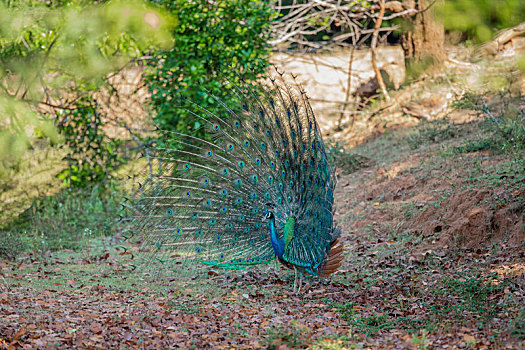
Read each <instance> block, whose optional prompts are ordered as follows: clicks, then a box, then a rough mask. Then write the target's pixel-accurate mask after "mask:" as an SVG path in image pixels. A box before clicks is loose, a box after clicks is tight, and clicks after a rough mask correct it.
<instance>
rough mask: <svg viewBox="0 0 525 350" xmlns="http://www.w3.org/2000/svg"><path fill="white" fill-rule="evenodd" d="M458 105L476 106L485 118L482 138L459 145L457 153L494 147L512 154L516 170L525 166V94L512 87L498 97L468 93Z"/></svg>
mask: <svg viewBox="0 0 525 350" xmlns="http://www.w3.org/2000/svg"><path fill="white" fill-rule="evenodd" d="M454 106H455V107H456V108H462V109H473V110H475V111H477V113H478V115H479V116H481V117H482V118H483V121H482V122H481V123H480V130H481V137H476V138H472V139H470V140H468V141H467V142H466V143H465V144H464V145H461V146H457V147H456V148H455V151H456V152H457V153H466V152H475V151H484V150H490V151H493V152H499V153H503V154H506V155H509V156H510V157H511V159H512V160H513V161H515V163H516V171H518V172H520V171H521V172H524V170H523V169H524V168H525V160H524V158H525V157H524V156H525V97H523V96H513V95H512V94H511V93H510V92H509V91H508V90H507V91H503V92H501V93H499V94H498V95H495V96H490V102H489V96H488V95H487V94H485V93H482V94H474V93H466V94H465V95H464V96H463V98H462V99H461V100H459V101H458V102H456V103H455V105H454Z"/></svg>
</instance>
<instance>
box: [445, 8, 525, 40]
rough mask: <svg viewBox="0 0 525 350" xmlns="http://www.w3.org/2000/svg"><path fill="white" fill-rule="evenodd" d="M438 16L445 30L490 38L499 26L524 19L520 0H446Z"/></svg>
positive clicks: (511, 24) (477, 38)
mask: <svg viewBox="0 0 525 350" xmlns="http://www.w3.org/2000/svg"><path fill="white" fill-rule="evenodd" d="M441 17H442V19H443V22H444V24H445V28H446V29H448V30H460V31H463V32H465V33H466V34H467V37H468V38H469V39H471V40H475V41H478V42H483V41H487V40H490V39H491V38H492V35H493V34H494V33H495V32H496V31H497V30H500V29H503V28H508V27H512V26H515V25H517V24H519V23H521V22H523V21H525V2H524V1H523V0H505V1H494V0H447V1H445V5H444V6H443V8H442V9H441Z"/></svg>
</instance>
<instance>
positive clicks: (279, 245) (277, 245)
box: [270, 217, 284, 259]
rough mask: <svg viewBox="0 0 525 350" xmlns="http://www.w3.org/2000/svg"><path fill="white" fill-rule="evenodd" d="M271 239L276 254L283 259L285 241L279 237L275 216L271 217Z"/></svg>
mask: <svg viewBox="0 0 525 350" xmlns="http://www.w3.org/2000/svg"><path fill="white" fill-rule="evenodd" d="M270 240H271V242H272V247H273V250H274V252H275V255H277V257H278V258H279V259H282V258H283V254H284V241H283V240H282V239H279V237H277V230H276V229H275V219H274V218H273V217H272V218H271V219H270Z"/></svg>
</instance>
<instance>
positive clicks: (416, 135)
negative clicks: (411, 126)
mask: <svg viewBox="0 0 525 350" xmlns="http://www.w3.org/2000/svg"><path fill="white" fill-rule="evenodd" d="M459 135H460V129H458V128H457V127H456V126H454V124H452V123H450V121H449V120H448V119H446V118H442V119H436V120H431V121H423V122H421V123H420V124H418V125H417V126H416V127H415V131H414V132H413V133H412V134H410V135H408V136H407V138H406V141H407V143H408V145H409V147H410V148H411V149H417V148H419V147H421V146H423V145H429V144H432V143H436V142H443V141H445V140H448V139H451V138H454V137H457V136H459Z"/></svg>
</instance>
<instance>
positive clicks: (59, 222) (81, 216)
mask: <svg viewBox="0 0 525 350" xmlns="http://www.w3.org/2000/svg"><path fill="white" fill-rule="evenodd" d="M118 197H119V195H118V191H117V190H116V189H110V190H107V191H106V192H104V193H102V192H101V191H100V189H99V187H93V188H89V189H80V190H72V189H65V190H63V191H62V192H60V193H58V194H57V195H54V196H48V197H44V198H42V199H35V200H33V204H32V205H31V207H30V208H29V209H27V210H26V211H25V212H24V213H22V214H21V215H20V216H19V217H18V219H17V220H16V221H15V222H13V223H11V225H10V226H8V227H5V228H4V229H3V230H4V231H6V233H5V234H2V235H1V236H0V241H2V242H3V244H2V247H4V248H2V249H0V256H2V257H4V258H10V259H13V258H15V257H16V256H17V255H18V254H20V253H21V252H23V251H26V250H29V249H35V250H38V251H56V250H60V249H73V250H76V249H79V248H82V247H83V246H84V245H85V243H86V242H88V241H89V240H91V239H93V238H101V237H104V236H109V235H110V234H112V233H113V232H112V226H113V224H114V222H115V220H116V219H117V218H118V214H119V211H120V205H119V201H118Z"/></svg>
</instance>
